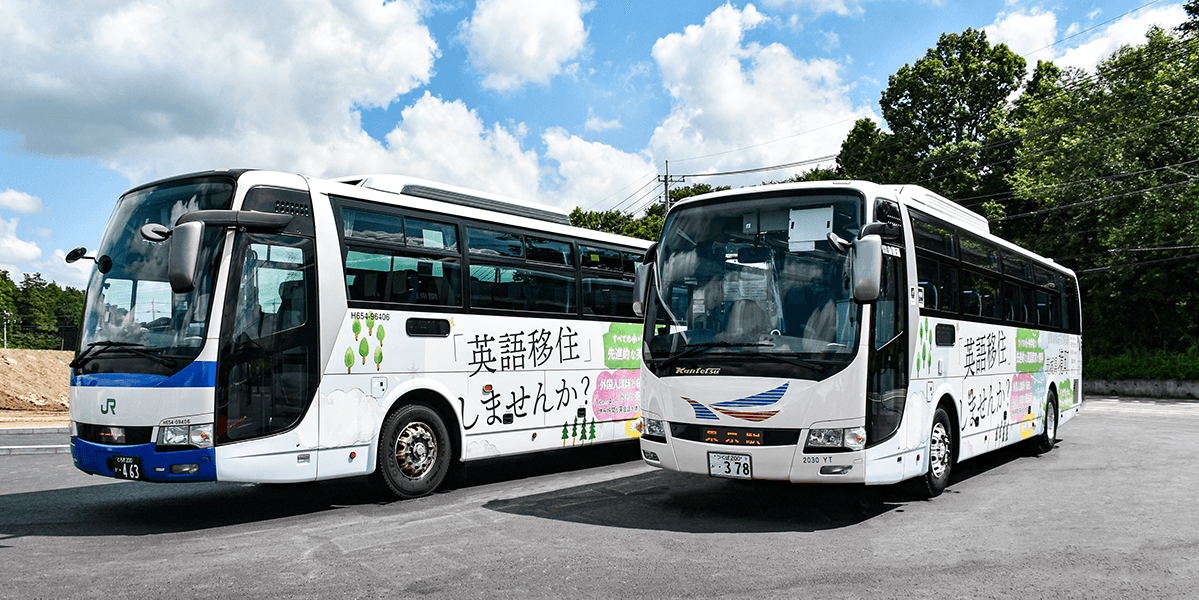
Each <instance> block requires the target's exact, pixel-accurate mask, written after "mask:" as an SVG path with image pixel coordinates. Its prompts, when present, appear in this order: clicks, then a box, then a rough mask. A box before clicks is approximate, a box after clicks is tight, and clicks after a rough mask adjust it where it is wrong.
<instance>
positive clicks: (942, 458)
mask: <svg viewBox="0 0 1199 600" xmlns="http://www.w3.org/2000/svg"><path fill="white" fill-rule="evenodd" d="M949 445H950V440H949V432H948V431H946V430H945V426H944V425H943V424H941V423H939V422H938V423H936V424H934V425H933V431H932V435H931V436H930V439H929V442H928V462H929V470H930V471H932V474H933V477H936V478H937V479H940V478H941V477H944V476H945V471H946V470H947V469H948V468H949Z"/></svg>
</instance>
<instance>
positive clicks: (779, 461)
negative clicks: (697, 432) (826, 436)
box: [641, 431, 866, 483]
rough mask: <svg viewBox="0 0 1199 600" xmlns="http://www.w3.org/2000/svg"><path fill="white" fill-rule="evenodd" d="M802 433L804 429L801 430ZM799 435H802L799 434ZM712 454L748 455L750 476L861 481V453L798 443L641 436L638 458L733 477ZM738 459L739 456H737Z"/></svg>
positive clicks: (670, 467)
mask: <svg viewBox="0 0 1199 600" xmlns="http://www.w3.org/2000/svg"><path fill="white" fill-rule="evenodd" d="M805 433H806V431H805ZM800 439H801V440H802V439H804V438H803V436H801V437H800ZM712 454H719V455H738V456H741V457H748V464H749V466H750V472H751V474H752V479H766V480H776V481H790V482H792V483H864V482H865V481H866V472H865V453H864V452H861V451H858V452H828V453H812V454H805V453H804V451H803V446H802V445H787V446H734V445H727V444H707V443H703V442H693V441H689V440H680V439H677V438H670V439H668V440H666V441H664V442H663V441H658V440H654V439H646V438H645V436H642V437H641V458H642V460H644V461H645V462H646V464H649V465H652V466H655V467H660V468H663V469H668V470H671V471H681V472H684V473H697V474H701V475H710V476H713V477H730V478H733V479H738V478H740V479H744V478H745V477H736V476H735V469H734V473H732V474H727V473H725V472H721V469H718V468H716V467H714V466H713V459H714V458H717V459H718V458H719V457H713V456H711V455H712ZM737 460H738V461H742V460H743V459H737Z"/></svg>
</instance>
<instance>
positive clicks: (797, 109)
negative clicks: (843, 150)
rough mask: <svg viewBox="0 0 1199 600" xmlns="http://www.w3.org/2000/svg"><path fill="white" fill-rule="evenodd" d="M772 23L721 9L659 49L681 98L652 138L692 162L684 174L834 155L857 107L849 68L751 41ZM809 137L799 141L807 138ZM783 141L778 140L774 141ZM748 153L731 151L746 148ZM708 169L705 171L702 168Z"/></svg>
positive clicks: (670, 154) (662, 154) (663, 154)
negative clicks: (747, 36) (748, 40)
mask: <svg viewBox="0 0 1199 600" xmlns="http://www.w3.org/2000/svg"><path fill="white" fill-rule="evenodd" d="M765 21H767V18H766V17H765V16H763V15H762V14H761V13H759V12H758V11H757V10H756V9H754V7H753V5H747V6H746V7H745V9H744V10H737V9H736V8H734V7H732V6H731V5H727V4H726V5H724V6H722V7H720V8H717V9H716V10H715V11H714V12H713V13H712V14H710V15H709V16H708V17H707V18H706V19H705V20H704V24H703V25H702V26H699V25H693V26H690V27H687V28H686V30H685V31H684V32H683V33H681V34H677V33H676V34H671V35H668V36H666V37H664V38H662V39H660V40H658V42H657V43H656V44H655V45H654V49H653V57H654V59H655V60H657V61H658V66H659V68H660V70H661V72H662V75H663V79H664V84H665V85H666V88H667V90H668V91H669V92H670V95H671V97H672V98H673V99H674V106H673V107H672V109H671V113H670V115H669V116H668V117H667V118H666V120H665V122H663V124H662V125H661V126H659V127H658V128H657V129H656V130H655V131H654V135H653V138H652V140H651V142H650V147H651V148H652V151H653V155H654V157H655V158H656V159H657V161H658V162H660V161H661V160H663V159H667V160H670V161H671V163H672V165H671V166H672V169H671V170H672V171H673V170H674V168H673V167H674V166H675V165H674V163H675V161H676V160H681V159H683V158H690V157H696V156H706V155H712V156H711V157H710V158H708V159H706V160H705V161H703V162H702V163H701V162H699V161H694V162H691V161H689V162H686V163H682V164H681V165H680V170H681V172H688V171H691V172H694V171H692V167H691V166H690V165H697V167H696V168H702V169H704V170H706V171H725V170H736V169H743V168H748V167H759V166H767V165H774V164H781V163H786V162H792V161H796V160H801V159H806V158H813V157H817V156H823V155H829V154H836V153H837V152H838V151H839V149H840V146H841V141H842V140H843V139H844V137H845V134H846V133H847V132H848V131H849V129H850V128H851V127H852V126H853V120H854V119H855V117H856V116H857V115H859V114H862V113H864V112H865V111H864V109H860V108H859V109H855V108H854V107H853V106H852V104H851V102H850V100H849V98H848V92H849V88H848V86H847V85H846V84H845V83H844V82H843V81H842V80H841V67H840V65H839V64H838V63H836V62H834V61H832V60H810V61H805V60H800V59H798V58H796V57H795V56H794V55H793V54H792V53H791V51H790V50H789V49H787V48H786V47H785V46H782V45H781V44H770V45H768V46H761V45H758V44H743V42H742V37H743V34H744V32H745V31H747V30H749V29H752V28H754V27H756V26H758V25H760V24H761V23H763V22H765ZM805 132H809V133H806V134H804V135H799V134H801V133H805ZM780 139H785V141H782V142H780V143H772V142H776V141H777V140H780ZM742 148H744V149H745V150H743V151H740V152H735V153H732V152H729V151H730V150H735V149H742ZM698 165H702V167H698ZM791 174H793V172H790V173H789V172H786V171H783V172H773V173H765V174H755V175H753V176H749V177H747V178H745V179H744V181H741V182H740V183H738V182H734V181H731V180H728V181H726V180H723V179H722V180H720V181H719V182H718V183H720V184H728V185H738V184H747V183H758V182H760V181H762V180H763V179H771V178H778V179H781V178H784V177H787V176H789V175H791Z"/></svg>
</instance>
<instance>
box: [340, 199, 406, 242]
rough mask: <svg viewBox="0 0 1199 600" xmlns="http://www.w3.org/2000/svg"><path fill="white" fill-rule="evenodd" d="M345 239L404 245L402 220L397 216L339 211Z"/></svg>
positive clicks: (348, 209) (361, 211)
mask: <svg viewBox="0 0 1199 600" xmlns="http://www.w3.org/2000/svg"><path fill="white" fill-rule="evenodd" d="M341 217H342V222H343V225H344V228H345V236H346V237H347V238H358V239H363V240H371V241H377V242H388V243H392V244H403V243H404V218H403V217H400V216H398V215H383V214H379V213H373V212H366V211H363V210H353V209H350V208H347V209H345V210H343V211H341Z"/></svg>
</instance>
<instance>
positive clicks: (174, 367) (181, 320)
mask: <svg viewBox="0 0 1199 600" xmlns="http://www.w3.org/2000/svg"><path fill="white" fill-rule="evenodd" d="M232 200H233V183H232V182H231V181H230V180H228V179H225V178H214V177H208V178H202V179H189V180H179V181H171V182H167V183H164V184H161V185H157V186H153V187H147V188H142V189H139V190H135V191H133V192H130V193H128V194H126V195H125V196H123V197H122V198H121V199H120V200H119V201H118V202H117V208H116V211H115V213H114V215H113V218H112V219H111V221H110V225H109V227H108V230H107V231H105V233H104V239H103V241H102V242H101V243H100V248H99V250H97V252H96V257H97V267H98V268H96V269H94V270H93V271H92V276H91V279H90V280H89V283H88V290H87V306H86V307H85V309H84V319H83V331H82V334H81V336H80V353H79V356H78V357H77V358H76V361H75V362H74V363H73V365H72V366H74V367H76V369H78V370H79V372H81V373H152V374H159V375H171V374H174V373H175V372H177V371H179V370H180V369H181V368H182V367H183V366H185V365H186V364H187V363H188V362H190V361H191V360H193V359H195V357H196V356H197V355H199V353H200V347H201V346H202V345H203V342H204V337H205V333H206V331H207V327H208V313H209V305H210V301H209V299H210V296H211V293H212V284H213V279H214V277H215V271H216V269H215V267H214V266H213V265H214V264H215V262H216V260H215V257H217V256H219V255H220V254H219V250H220V249H219V245H220V242H221V239H222V235H221V234H222V233H223V231H222V230H221V229H220V228H216V227H210V228H206V229H205V231H204V234H203V243H202V245H201V251H200V256H199V261H198V264H200V265H204V266H203V267H201V269H200V270H201V272H200V273H198V274H197V278H196V286H195V289H194V290H192V291H191V292H188V293H186V294H174V293H172V292H171V284H170V282H169V280H168V276H167V267H168V264H169V263H168V259H169V256H170V240H167V241H166V242H151V241H149V240H146V239H145V238H143V237H142V235H141V233H140V229H141V227H142V226H143V225H146V224H148V223H157V224H162V225H166V226H168V227H174V225H175V221H176V220H177V219H178V218H179V217H180V216H181V215H183V214H184V213H188V212H192V211H196V210H209V209H228V208H229V207H230V205H231V204H232ZM105 257H107V258H105ZM105 266H108V267H109V268H108V270H107V272H102V268H103V267H105Z"/></svg>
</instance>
